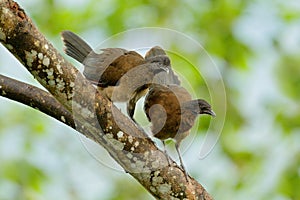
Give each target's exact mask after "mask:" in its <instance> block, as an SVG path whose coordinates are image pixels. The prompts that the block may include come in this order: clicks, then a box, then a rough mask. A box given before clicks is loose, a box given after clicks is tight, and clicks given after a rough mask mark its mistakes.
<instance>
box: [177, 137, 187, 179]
mask: <svg viewBox="0 0 300 200" xmlns="http://www.w3.org/2000/svg"><path fill="white" fill-rule="evenodd" d="M179 144H180V143H178V142H176V144H175V149H176V151H177V154H178V157H179V160H180V165H181V168H182V170H183V171H184V175H185V178H186V180H187V181H189V179H188V174H187V171H186V169H185V167H184V165H183V162H182V158H181V155H180V152H179Z"/></svg>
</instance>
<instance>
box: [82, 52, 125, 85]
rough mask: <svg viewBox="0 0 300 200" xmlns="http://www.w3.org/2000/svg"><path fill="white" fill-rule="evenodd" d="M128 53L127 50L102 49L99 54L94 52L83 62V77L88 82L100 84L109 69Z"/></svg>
mask: <svg viewBox="0 0 300 200" xmlns="http://www.w3.org/2000/svg"><path fill="white" fill-rule="evenodd" d="M127 52H128V51H127V50H126V49H122V48H107V49H101V50H100V52H99V53H98V52H97V53H96V52H95V51H92V52H91V53H90V54H89V55H88V56H87V57H86V58H85V60H84V61H83V65H84V70H83V75H84V76H85V77H86V78H87V79H88V80H90V81H94V82H96V83H98V82H99V80H100V78H101V76H102V74H103V73H104V72H105V70H106V69H107V67H109V65H110V64H111V63H113V62H114V61H115V60H116V59H118V58H119V57H120V56H122V55H125V54H126V53H127ZM103 84H105V83H103Z"/></svg>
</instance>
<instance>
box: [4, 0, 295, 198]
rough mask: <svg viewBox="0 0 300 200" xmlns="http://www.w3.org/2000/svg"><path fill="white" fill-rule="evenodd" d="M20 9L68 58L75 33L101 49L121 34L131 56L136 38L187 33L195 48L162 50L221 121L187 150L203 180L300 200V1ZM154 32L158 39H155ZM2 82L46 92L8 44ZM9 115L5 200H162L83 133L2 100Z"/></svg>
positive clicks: (189, 0) (180, 45) (181, 45)
mask: <svg viewBox="0 0 300 200" xmlns="http://www.w3.org/2000/svg"><path fill="white" fill-rule="evenodd" d="M17 2H18V3H19V4H20V5H21V6H22V7H23V8H24V9H25V11H26V12H27V14H28V15H29V16H30V17H32V19H33V21H34V23H35V24H36V25H37V26H38V27H39V29H40V30H41V32H42V33H44V34H45V36H46V37H47V38H48V39H49V40H50V41H51V42H52V43H53V44H54V46H55V47H57V48H58V49H59V50H60V52H62V53H63V46H62V42H61V39H60V32H61V31H63V30H72V31H74V32H76V33H78V34H79V35H81V36H82V37H84V38H85V39H86V40H87V41H88V42H89V43H90V44H92V46H93V47H96V46H97V45H99V44H100V43H102V42H103V41H104V40H106V39H107V38H110V37H112V36H115V35H116V34H119V35H117V39H116V40H113V41H114V43H104V44H113V45H115V46H112V47H126V48H129V47H132V48H136V46H135V45H134V44H135V40H138V39H139V36H138V35H135V36H134V37H127V36H128V35H127V33H128V32H126V33H124V31H127V30H130V29H134V28H143V27H160V28H167V30H168V31H170V32H172V33H174V34H175V35H178V34H179V35H181V34H180V33H184V36H182V37H181V38H185V39H186V38H189V40H192V41H194V44H197V45H196V47H195V48H194V47H191V46H190V45H188V44H189V43H185V42H183V41H182V40H177V41H176V40H170V41H171V42H169V43H167V44H166V43H164V41H165V38H166V36H164V37H161V38H159V37H158V38H156V39H155V40H153V41H155V42H159V41H161V44H160V43H157V45H161V46H163V47H164V48H166V49H167V50H168V55H169V56H170V57H171V60H172V66H173V67H174V69H175V71H177V73H178V74H180V77H181V80H182V81H183V82H184V84H186V86H187V87H189V86H190V87H191V88H192V90H193V91H192V92H193V95H194V96H199V97H202V98H205V99H207V100H209V101H210V102H211V103H212V105H213V107H214V110H215V111H216V113H217V117H216V118H214V119H210V118H209V117H206V116H203V117H200V118H201V119H200V120H199V123H197V126H195V128H194V129H193V131H192V134H191V136H190V137H188V138H187V139H186V141H185V142H184V144H183V145H182V151H183V152H184V153H183V160H184V162H185V165H186V166H187V169H188V171H189V173H190V174H191V176H193V177H194V178H196V179H197V180H198V181H199V182H200V183H201V184H203V185H204V187H205V188H206V189H207V190H208V191H209V193H210V194H211V195H212V196H214V198H215V199H240V200H244V199H259V200H267V199H272V200H296V199H300V190H299V188H300V143H299V141H300V129H299V128H300V105H299V100H300V92H299V91H300V26H299V25H300V2H299V1H297V0H287V1H278V0H275V1H274V0H265V1H241V0H240V1H239V0H233V1H232V0H214V1H208V0H199V1H197V0H186V1H176V0H175V1H172V2H168V1H164V0H162V1H157V0H155V1H146V0H144V1H139V2H137V1H121V0H110V1H108V0H97V1H96V0H78V1H76V3H74V2H73V1H71V0H65V1H58V0H44V1H38V0H31V1H25V0H19V1H17ZM169 29H172V30H175V31H172V30H169ZM145 30H146V32H147V30H149V31H148V33H147V36H148V35H151V32H152V31H151V30H153V29H151V28H150V29H145ZM164 31H165V29H164ZM168 31H167V32H168ZM176 31H177V33H176ZM129 32H130V31H129ZM120 33H121V34H120ZM141 37H144V40H147V38H148V37H145V35H142V36H141ZM145 38H146V39H145ZM116 41H117V42H116ZM118 44H119V45H118ZM162 44H163V45H162ZM199 44H201V45H202V47H203V49H205V51H203V49H201V48H200V47H201V46H200V45H199ZM116 45H118V46H116ZM104 46H105V45H104ZM144 47H145V46H143V48H144ZM148 47H149V46H148ZM141 53H143V52H141ZM208 55H209V56H208ZM65 57H66V56H65ZM66 58H67V57H66ZM67 59H68V60H69V61H70V62H72V63H74V65H76V66H77V67H78V68H79V69H82V66H81V65H80V64H79V63H76V62H75V61H74V60H72V59H70V58H67ZM0 73H1V74H4V75H7V76H10V77H13V78H15V79H18V80H22V81H24V82H27V83H30V84H34V85H36V86H39V84H38V83H37V82H36V81H35V80H34V79H33V77H32V76H31V75H30V74H29V73H28V72H27V71H26V70H25V69H24V67H22V66H21V65H20V64H19V63H18V61H17V60H16V59H15V58H14V57H12V56H11V55H10V54H9V53H8V52H7V50H6V49H5V48H4V47H3V46H0ZM195 77H196V78H195ZM185 80H188V81H185ZM225 94H226V96H225ZM0 109H1V112H0V113H1V114H0V199H1V200H11V199H20V200H21V199H26V200H27V199H28V200H44V199H45V200H46V199H73V200H77V199H78V200H83V199H84V200H94V199H95V200H96V199H104V200H113V199H154V198H153V197H152V196H151V195H150V194H148V192H147V191H146V190H145V189H143V187H141V186H140V185H139V184H138V183H137V181H135V180H134V179H133V178H132V177H131V176H129V175H128V174H126V173H124V172H123V171H122V170H121V168H120V167H118V165H117V164H116V163H114V161H112V160H111V159H110V158H109V156H108V155H107V153H106V152H105V150H103V149H102V148H99V147H95V145H94V144H92V142H90V141H88V140H85V139H83V138H81V137H80V136H79V134H78V133H77V132H76V131H74V130H72V129H70V128H68V127H66V126H65V125H63V124H61V123H59V122H57V121H55V120H53V119H51V118H50V117H47V116H45V115H44V114H41V113H39V112H38V111H35V110H33V109H31V108H29V107H26V106H23V105H21V104H19V103H16V102H12V101H10V100H7V99H5V98H2V97H1V98H0ZM139 116H141V117H139ZM136 117H137V118H142V112H138V113H137V114H136ZM142 123H144V122H142ZM203 141H204V142H203ZM172 146H173V145H172V144H171V143H170V147H169V146H168V149H169V150H170V153H171V154H172V156H173V153H174V152H173V151H174V149H173V148H172ZM205 147H206V148H205ZM203 149H205V150H203ZM173 157H174V159H177V158H176V154H174V156H173ZM177 160H178V159H177Z"/></svg>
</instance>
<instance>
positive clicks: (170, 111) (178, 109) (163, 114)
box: [144, 84, 215, 176]
mask: <svg viewBox="0 0 300 200" xmlns="http://www.w3.org/2000/svg"><path fill="white" fill-rule="evenodd" d="M144 110H145V113H146V115H147V117H148V120H149V121H150V122H151V123H152V126H151V130H152V134H153V136H154V137H156V138H158V139H160V140H162V141H163V144H164V141H165V140H167V139H169V138H172V139H173V140H175V142H176V143H175V148H176V151H177V153H178V156H179V159H180V163H181V167H182V168H183V169H184V165H183V162H182V158H181V156H180V152H179V145H180V142H181V141H182V140H183V139H184V138H185V137H186V136H187V135H188V134H189V130H190V129H191V128H192V127H193V125H194V122H195V119H196V117H197V116H198V115H200V114H208V115H211V116H215V113H214V112H213V110H212V109H211V106H210V105H209V104H208V103H207V102H206V101H205V100H203V99H196V100H192V97H191V95H190V94H189V92H188V91H187V90H186V89H185V88H184V87H181V86H179V85H160V84H153V85H151V87H150V89H149V92H148V94H147V96H146V98H145V102H144ZM164 145H165V144H164ZM167 158H168V156H167ZM186 176H187V174H186Z"/></svg>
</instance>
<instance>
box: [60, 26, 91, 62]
mask: <svg viewBox="0 0 300 200" xmlns="http://www.w3.org/2000/svg"><path fill="white" fill-rule="evenodd" d="M61 36H62V40H63V42H64V45H65V53H66V54H67V55H69V56H71V57H72V58H74V59H76V60H77V61H79V62H80V63H82V62H83V61H84V59H85V58H86V57H87V55H88V54H89V53H90V52H91V51H92V48H91V47H90V46H89V45H88V44H87V43H86V42H85V41H84V40H83V39H81V38H80V37H79V36H78V35H76V34H75V33H73V32H71V31H63V32H62V33H61Z"/></svg>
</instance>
